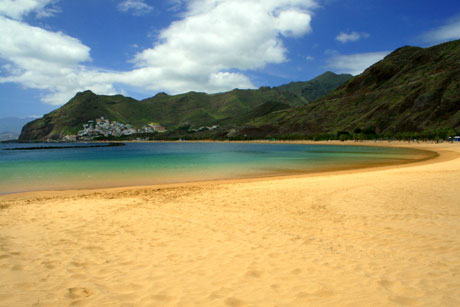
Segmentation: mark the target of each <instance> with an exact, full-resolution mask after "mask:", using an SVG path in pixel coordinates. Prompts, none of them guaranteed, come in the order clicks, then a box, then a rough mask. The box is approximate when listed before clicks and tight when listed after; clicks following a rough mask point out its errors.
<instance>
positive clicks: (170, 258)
mask: <svg viewBox="0 0 460 307" xmlns="http://www.w3.org/2000/svg"><path fill="white" fill-rule="evenodd" d="M411 146H414V147H415V148H416V147H419V148H423V149H429V150H434V151H436V152H438V153H439V154H440V156H439V157H438V158H436V159H432V160H429V161H424V162H419V163H413V164H405V165H399V166H391V167H383V168H374V169H364V170H355V171H343V172H335V173H322V174H316V175H305V176H297V177H292V178H288V177H286V178H270V179H265V180H246V181H228V182H218V183H209V182H208V183H193V184H178V185H170V186H158V187H138V188H117V189H105V190H93V191H67V192H34V193H25V194H20V195H3V196H0V306H26V305H27V306H30V305H34V306H65V305H79V306H339V305H340V306H369V305H372V306H392V305H395V306H400V305H415V306H420V305H421V306H459V305H460V192H459V189H458V187H459V186H460V159H459V157H460V144H439V145H435V144H429V145H417V144H415V145H411Z"/></svg>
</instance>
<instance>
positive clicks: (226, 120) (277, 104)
mask: <svg viewBox="0 0 460 307" xmlns="http://www.w3.org/2000/svg"><path fill="white" fill-rule="evenodd" d="M349 78H351V75H336V74H334V73H331V72H327V73H325V74H323V75H321V76H319V77H317V78H315V79H313V80H311V81H307V82H297V83H295V84H294V85H292V84H291V85H286V86H281V87H274V88H269V87H262V88H260V89H258V90H239V89H235V90H233V91H230V92H226V93H220V94H212V95H209V94H206V93H196V92H189V93H185V94H180V95H174V96H170V95H167V94H164V93H160V94H157V95H156V96H154V97H152V98H148V99H145V100H142V101H137V100H135V99H132V98H129V97H124V96H122V95H116V96H103V95H96V94H94V93H92V92H91V91H86V92H82V93H78V94H77V95H76V96H75V97H74V98H72V99H71V100H70V101H69V102H68V103H67V104H65V105H64V106H62V107H61V108H59V109H57V110H55V111H53V112H51V113H49V114H46V115H45V116H44V117H43V118H40V119H37V120H35V121H33V122H31V123H29V124H27V125H25V126H24V128H23V130H22V133H21V136H20V140H46V139H60V138H62V137H63V136H64V135H67V134H75V133H76V132H77V131H78V130H80V129H81V128H82V125H83V124H85V123H86V122H87V121H88V120H94V119H96V118H99V117H101V116H103V117H105V118H108V119H110V120H112V121H118V122H120V123H127V124H131V125H133V126H134V127H141V126H144V125H146V124H148V123H150V122H158V123H160V124H161V125H164V126H166V127H167V128H168V129H175V128H177V127H179V126H181V125H190V126H193V127H200V126H207V125H223V126H228V127H229V128H233V126H239V125H241V124H243V123H246V122H248V121H249V120H252V119H254V118H256V117H260V116H264V115H267V114H269V113H271V112H272V111H274V110H282V109H287V108H289V107H292V106H299V105H303V104H305V103H308V102H309V101H310V99H312V97H317V96H318V95H322V94H325V93H327V92H330V91H331V90H333V89H335V88H337V87H338V86H339V85H340V84H342V83H343V82H344V81H345V80H348V79H349Z"/></svg>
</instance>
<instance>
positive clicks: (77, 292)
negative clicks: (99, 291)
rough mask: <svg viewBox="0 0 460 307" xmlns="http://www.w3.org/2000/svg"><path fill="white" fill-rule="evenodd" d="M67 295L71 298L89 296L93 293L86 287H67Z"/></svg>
mask: <svg viewBox="0 0 460 307" xmlns="http://www.w3.org/2000/svg"><path fill="white" fill-rule="evenodd" d="M67 295H68V296H69V298H71V299H80V298H86V297H90V296H91V295H93V293H92V292H91V291H90V290H89V289H86V288H69V289H68V293H67Z"/></svg>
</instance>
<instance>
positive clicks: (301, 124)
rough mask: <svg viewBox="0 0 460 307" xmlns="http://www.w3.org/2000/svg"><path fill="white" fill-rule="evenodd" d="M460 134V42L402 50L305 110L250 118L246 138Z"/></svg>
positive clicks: (404, 48)
mask: <svg viewBox="0 0 460 307" xmlns="http://www.w3.org/2000/svg"><path fill="white" fill-rule="evenodd" d="M447 131H450V134H453V133H454V131H457V133H458V132H460V40H457V41H452V42H448V43H444V44H441V45H437V46H434V47H431V48H425V49H424V48H419V47H408V46H406V47H402V48H400V49H397V50H396V51H394V52H393V53H391V54H390V55H388V56H387V57H386V58H385V59H383V60H382V61H380V62H378V63H376V64H374V65H372V66H371V67H369V68H368V69H366V70H365V71H364V72H363V73H362V74H361V75H358V76H356V77H354V78H353V79H351V80H349V81H348V82H346V83H344V84H343V85H342V86H340V87H339V88H338V89H336V90H335V91H333V92H331V93H330V94H328V95H326V96H324V97H323V98H321V99H319V100H316V101H315V102H312V103H309V104H307V105H305V106H301V107H297V108H293V109H289V110H281V111H277V112H273V113H270V114H268V115H266V116H264V117H259V118H256V119H254V120H253V121H252V122H250V123H249V124H248V125H246V126H245V127H243V128H242V129H240V130H239V131H238V135H240V136H249V137H270V136H290V137H294V138H295V137H299V138H304V137H312V136H320V135H325V134H329V135H333V136H334V135H335V136H338V135H339V134H341V133H342V134H349V135H353V134H363V133H365V134H370V135H387V136H396V135H401V134H412V135H426V136H430V135H431V136H435V135H443V134H444V135H445V134H446V133H447Z"/></svg>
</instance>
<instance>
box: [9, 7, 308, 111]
mask: <svg viewBox="0 0 460 307" xmlns="http://www.w3.org/2000/svg"><path fill="white" fill-rule="evenodd" d="M20 1H26V0H20ZM30 1H35V2H36V3H39V2H40V1H39V0H30ZM51 2H52V1H47V2H46V3H48V4H49V3H51ZM40 3H45V0H42V2H40ZM123 3H125V4H127V10H130V9H133V8H134V6H133V3H138V4H139V3H140V4H141V5H140V6H142V3H143V2H142V1H134V0H131V1H124V2H122V4H123ZM181 3H182V2H181ZM128 4H130V5H131V6H130V5H128ZM144 4H145V3H144ZM184 5H187V7H186V10H185V12H184V13H182V15H181V19H180V20H177V21H175V22H173V23H172V24H171V25H170V26H169V27H167V28H165V29H163V30H161V31H159V34H158V36H157V37H156V39H155V42H154V44H153V46H152V48H148V49H145V50H142V51H140V52H138V53H137V54H136V55H135V56H134V57H133V59H132V63H133V65H134V67H133V69H132V70H130V71H124V72H121V71H118V72H117V71H104V70H102V69H97V68H90V67H89V66H88V62H89V61H91V57H90V48H89V47H88V46H85V45H84V44H82V43H81V42H80V41H79V40H78V39H76V38H72V37H70V36H67V35H65V34H62V33H59V32H51V31H47V30H44V29H41V28H38V27H33V26H30V25H28V24H26V23H24V22H21V21H20V20H12V19H10V18H6V17H1V13H0V37H1V40H2V44H0V58H2V59H4V60H6V61H7V63H8V64H7V65H5V66H4V67H3V69H2V73H1V74H0V82H15V83H19V84H22V85H23V86H25V87H29V88H36V89H41V90H44V92H45V94H44V96H43V97H42V101H44V102H46V103H49V104H53V105H60V104H63V103H65V102H67V101H68V99H70V98H71V97H72V96H73V95H75V93H76V92H77V91H81V90H85V89H91V90H93V91H94V92H96V93H99V94H114V93H115V92H120V91H122V87H123V86H129V87H130V88H131V87H136V88H138V89H140V90H142V91H152V92H153V91H167V92H169V93H172V94H175V93H181V92H186V91H191V90H193V91H205V92H208V93H215V92H221V91H226V90H231V89H233V88H255V86H254V85H253V84H252V82H251V80H250V79H249V78H248V77H247V76H246V75H245V74H244V72H245V71H248V70H257V69H262V68H263V67H265V66H266V65H267V64H277V63H282V62H285V61H287V57H286V53H287V50H286V48H285V46H284V44H283V37H298V36H301V35H305V34H306V33H308V32H310V31H311V27H310V21H311V12H310V11H311V10H312V9H314V8H315V7H316V3H315V2H314V1H313V0H226V1H221V0H190V1H188V2H184ZM40 8H45V9H46V5H44V6H38V5H37V6H35V12H36V11H37V10H39V9H40ZM32 10H33V9H32V8H31V9H30V10H23V11H22V13H20V12H19V11H18V13H15V14H16V15H15V16H19V17H18V18H20V17H21V16H24V14H27V13H30V12H32ZM4 15H5V14H4ZM10 15H11V14H10ZM10 15H7V16H10ZM49 46H52V47H53V48H50V47H49ZM116 86H117V87H119V88H116Z"/></svg>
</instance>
